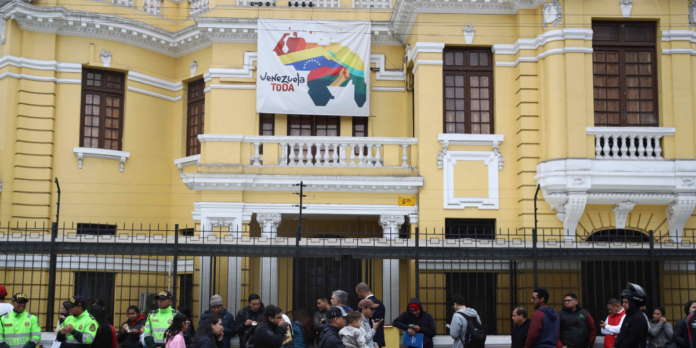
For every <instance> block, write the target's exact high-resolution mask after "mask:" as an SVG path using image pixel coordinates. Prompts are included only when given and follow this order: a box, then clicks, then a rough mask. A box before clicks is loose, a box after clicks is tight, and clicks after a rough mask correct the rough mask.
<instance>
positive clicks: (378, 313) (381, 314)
mask: <svg viewBox="0 0 696 348" xmlns="http://www.w3.org/2000/svg"><path fill="white" fill-rule="evenodd" d="M365 299H369V300H370V301H372V303H374V304H376V305H378V306H379V307H377V308H375V313H374V314H373V315H372V320H373V321H374V320H380V319H382V323H381V324H379V327H378V328H377V333H375V336H374V338H373V341H374V342H375V343H376V344H377V345H378V346H380V347H384V346H385V343H384V318H385V316H386V315H387V308H386V307H384V304H383V303H382V301H380V300H378V299H377V298H376V297H375V295H368V296H367V297H365Z"/></svg>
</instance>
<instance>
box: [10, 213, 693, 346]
mask: <svg viewBox="0 0 696 348" xmlns="http://www.w3.org/2000/svg"><path fill="white" fill-rule="evenodd" d="M695 234H696V231H693V230H686V231H681V232H680V233H679V238H676V237H675V235H673V236H670V235H669V233H668V232H667V231H655V232H653V231H632V230H602V231H595V232H593V233H590V232H586V231H579V232H578V233H576V234H572V235H570V234H568V233H567V231H563V230H555V229H539V230H538V231H535V230H531V229H530V230H525V229H520V230H495V229H490V228H481V229H461V228H457V229H452V228H450V229H448V230H444V229H425V228H421V229H419V228H414V229H413V230H412V231H409V230H408V229H405V230H404V229H401V230H398V231H393V233H392V232H391V231H388V232H386V233H385V232H383V231H382V230H381V229H377V228H347V227H345V228H343V227H342V228H325V229H318V228H317V229H316V230H314V231H312V230H309V231H305V230H303V231H302V232H297V231H296V230H293V231H255V230H254V231H228V229H227V228H214V229H213V230H210V231H200V230H199V229H197V228H180V227H179V226H178V225H176V226H174V227H173V228H172V227H171V226H116V225H103V224H102V225H96V224H78V225H75V226H70V227H67V226H64V227H61V228H58V227H56V226H55V225H54V226H53V228H45V227H41V228H37V227H33V228H29V227H27V226H25V227H23V228H21V227H19V226H6V227H3V228H1V229H0V284H2V285H4V286H6V287H7V289H8V291H9V292H10V293H11V294H12V293H15V292H24V293H26V294H27V295H28V296H29V298H30V299H31V301H30V302H29V306H28V310H29V311H30V312H32V313H34V314H36V315H38V316H39V318H40V320H41V323H42V325H43V326H44V327H45V329H46V330H47V331H52V330H53V329H54V328H55V323H56V321H57V316H58V312H59V310H60V304H61V303H62V302H64V301H66V300H67V299H69V298H70V297H71V296H73V295H74V294H80V295H83V296H85V297H87V298H88V300H90V301H95V300H96V299H102V300H103V301H104V302H105V305H106V309H107V312H108V313H109V315H110V320H111V321H112V322H113V323H114V324H116V325H119V324H120V323H121V322H123V321H125V320H126V309H127V308H128V306H130V305H136V306H138V307H139V308H140V309H141V310H142V311H149V310H152V309H155V308H156V302H155V300H154V296H155V295H156V293H157V292H158V291H160V290H162V289H168V290H170V291H172V293H173V294H174V297H175V306H177V307H179V308H181V307H184V306H185V307H188V308H189V309H191V311H192V313H193V316H194V324H197V320H198V316H199V315H200V313H202V311H204V310H206V309H207V307H208V300H209V298H210V297H211V296H212V295H213V294H220V295H221V296H222V297H223V299H224V301H225V306H226V308H227V309H228V310H229V311H231V312H235V311H236V310H238V309H240V308H242V307H243V306H246V304H247V303H246V299H247V297H248V295H249V294H252V293H258V294H260V295H261V296H262V302H264V303H265V304H271V303H272V304H276V305H279V306H280V307H281V308H283V309H284V310H285V311H286V312H292V311H293V310H295V309H299V308H303V309H305V310H307V311H308V312H309V313H310V315H311V314H312V313H314V311H315V310H316V305H315V303H316V300H317V298H319V297H322V296H326V297H328V298H331V293H332V291H334V290H339V289H340V290H344V291H346V292H348V295H349V296H348V303H346V304H347V305H349V306H351V307H353V308H355V307H356V305H357V302H358V300H359V299H358V298H357V295H356V293H355V286H356V285H357V284H358V283H359V282H366V283H367V284H369V285H370V286H371V287H372V289H373V291H374V293H375V295H376V296H377V297H378V298H380V299H382V300H383V301H385V304H386V305H387V307H388V308H387V313H388V315H387V318H388V319H394V318H395V317H396V315H398V314H399V313H401V312H403V311H405V309H406V306H407V303H408V301H409V299H410V298H412V297H418V298H419V299H420V301H421V302H422V304H423V307H424V310H425V311H427V312H428V313H430V314H431V315H432V316H433V317H434V318H435V323H436V327H437V332H438V334H445V333H446V332H447V331H446V326H445V325H446V323H449V321H450V318H451V317H452V315H453V313H452V311H453V310H452V306H451V299H452V297H453V296H454V295H457V294H461V295H462V296H463V297H464V298H465V300H466V302H467V303H466V304H467V306H468V307H471V308H474V309H476V310H477V311H478V312H479V314H480V315H481V318H482V321H483V323H484V326H485V327H486V330H487V332H488V333H489V334H492V335H495V334H509V332H510V329H511V325H512V324H511V320H510V313H511V311H512V309H513V308H514V307H516V306H524V307H526V308H527V309H528V310H530V311H531V309H532V308H531V303H530V298H531V295H532V292H533V290H534V289H535V288H537V287H544V288H547V289H548V290H549V291H550V293H551V299H550V304H551V305H553V306H555V307H556V308H557V309H561V307H562V304H563V297H564V295H565V294H566V293H575V294H577V295H578V297H579V299H580V304H581V305H582V306H583V307H585V308H587V309H588V310H589V312H590V313H591V314H592V315H593V317H594V318H595V319H596V322H597V323H599V321H600V320H604V318H605V317H606V316H607V314H608V313H607V307H606V301H607V300H608V299H609V298H612V297H617V296H618V295H619V293H620V291H621V290H622V289H623V288H624V287H625V285H626V283H627V282H634V283H638V284H640V285H642V286H644V288H645V289H646V290H647V292H648V294H649V300H648V308H649V309H651V308H652V307H654V306H658V305H660V306H663V307H665V308H666V310H667V318H668V319H669V320H670V321H671V322H674V321H676V320H677V319H679V318H681V317H683V316H684V312H683V306H684V303H685V302H687V301H689V300H693V299H696V244H694V242H695V241H696V235H695ZM650 311H651V310H650ZM47 314H48V315H47ZM598 332H599V330H598Z"/></svg>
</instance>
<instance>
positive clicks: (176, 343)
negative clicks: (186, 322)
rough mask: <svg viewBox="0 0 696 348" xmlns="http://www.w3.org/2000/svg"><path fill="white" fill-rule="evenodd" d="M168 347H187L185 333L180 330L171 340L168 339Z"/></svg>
mask: <svg viewBox="0 0 696 348" xmlns="http://www.w3.org/2000/svg"><path fill="white" fill-rule="evenodd" d="M166 343H167V346H166V348H186V341H185V340H184V334H182V333H181V332H179V333H178V334H176V336H174V337H173V338H172V339H171V340H169V341H167V342H166Z"/></svg>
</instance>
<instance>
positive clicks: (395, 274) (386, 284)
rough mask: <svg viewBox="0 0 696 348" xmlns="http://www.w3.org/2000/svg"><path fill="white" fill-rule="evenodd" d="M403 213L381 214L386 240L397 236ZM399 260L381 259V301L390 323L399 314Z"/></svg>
mask: <svg viewBox="0 0 696 348" xmlns="http://www.w3.org/2000/svg"><path fill="white" fill-rule="evenodd" d="M404 221H405V218H404V216H403V215H381V216H380V217H379V224H380V226H382V234H383V235H384V238H385V239H387V240H393V239H396V238H398V237H399V229H400V228H401V225H402V224H403V223H404ZM399 280H400V269H399V260H396V259H384V260H382V292H383V294H382V302H383V303H384V306H385V307H386V308H387V312H386V313H385V318H384V320H385V322H387V323H390V322H392V321H393V320H394V319H396V317H398V316H399V309H400V308H401V305H400V303H399V291H400V289H401V284H400V282H399Z"/></svg>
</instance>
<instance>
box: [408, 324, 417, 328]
mask: <svg viewBox="0 0 696 348" xmlns="http://www.w3.org/2000/svg"><path fill="white" fill-rule="evenodd" d="M414 326H416V325H413V324H409V325H408V327H409V328H413V327H414Z"/></svg>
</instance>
